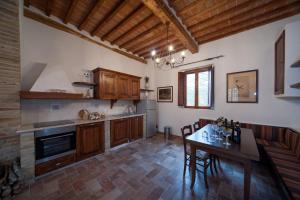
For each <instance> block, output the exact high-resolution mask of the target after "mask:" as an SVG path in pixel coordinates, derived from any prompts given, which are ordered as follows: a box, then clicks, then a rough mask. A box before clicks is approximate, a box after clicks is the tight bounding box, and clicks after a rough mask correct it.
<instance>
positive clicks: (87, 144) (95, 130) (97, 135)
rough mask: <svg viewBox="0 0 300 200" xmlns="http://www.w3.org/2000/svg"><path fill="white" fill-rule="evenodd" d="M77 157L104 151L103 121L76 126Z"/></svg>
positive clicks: (80, 157)
mask: <svg viewBox="0 0 300 200" xmlns="http://www.w3.org/2000/svg"><path fill="white" fill-rule="evenodd" d="M76 139H77V147H76V151H77V159H79V160H80V159H84V158H87V157H90V156H93V155H96V154H99V153H103V152H104V123H103V122H100V123H93V124H87V125H80V126H78V128H77V138H76Z"/></svg>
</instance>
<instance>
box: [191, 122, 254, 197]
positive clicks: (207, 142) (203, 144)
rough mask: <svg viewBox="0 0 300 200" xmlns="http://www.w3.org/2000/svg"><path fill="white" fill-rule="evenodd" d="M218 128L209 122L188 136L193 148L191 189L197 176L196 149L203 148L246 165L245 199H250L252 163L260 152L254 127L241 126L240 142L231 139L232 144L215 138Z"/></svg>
mask: <svg viewBox="0 0 300 200" xmlns="http://www.w3.org/2000/svg"><path fill="white" fill-rule="evenodd" d="M215 136H216V128H214V126H213V125H212V124H207V125H206V126H204V127H202V128H201V129H199V130H198V131H196V132H194V133H193V134H192V135H190V136H188V137H187V138H186V142H187V143H188V144H189V145H190V148H191V172H192V173H191V174H192V176H191V179H192V180H191V189H193V187H194V184H195V176H196V151H197V150H202V151H205V152H207V153H209V154H211V155H216V156H219V158H225V159H229V160H232V161H235V162H239V163H241V164H242V165H243V167H244V199H245V200H248V199H249V195H250V185H251V165H252V162H253V161H259V158H260V156H259V152H258V148H257V144H256V141H255V137H254V134H253V131H252V129H246V128H241V138H240V139H241V140H240V143H235V142H233V141H230V145H226V144H224V142H225V138H224V139H223V140H217V139H215Z"/></svg>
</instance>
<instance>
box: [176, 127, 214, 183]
mask: <svg viewBox="0 0 300 200" xmlns="http://www.w3.org/2000/svg"><path fill="white" fill-rule="evenodd" d="M181 133H182V139H183V146H184V169H183V176H185V172H186V166H188V167H190V161H191V148H190V146H189V145H188V144H187V143H186V137H187V136H189V135H192V134H193V131H192V126H191V125H188V126H184V127H183V128H181ZM210 158H211V157H210V155H209V154H208V153H206V152H204V151H201V150H197V151H196V170H197V171H199V172H201V173H203V174H204V182H205V187H206V188H208V183H207V168H208V167H210V166H211V159H210ZM197 166H201V167H202V171H201V170H199V169H198V168H197ZM210 171H211V173H212V174H213V170H212V168H211V167H210Z"/></svg>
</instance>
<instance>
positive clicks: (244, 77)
mask: <svg viewBox="0 0 300 200" xmlns="http://www.w3.org/2000/svg"><path fill="white" fill-rule="evenodd" d="M226 98H227V99H226V101H227V103H258V70H249V71H241V72H233V73H228V74H227V90H226Z"/></svg>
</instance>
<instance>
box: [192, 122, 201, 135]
mask: <svg viewBox="0 0 300 200" xmlns="http://www.w3.org/2000/svg"><path fill="white" fill-rule="evenodd" d="M193 127H194V132H196V131H198V130H200V123H199V121H197V122H195V123H194V124H193Z"/></svg>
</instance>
